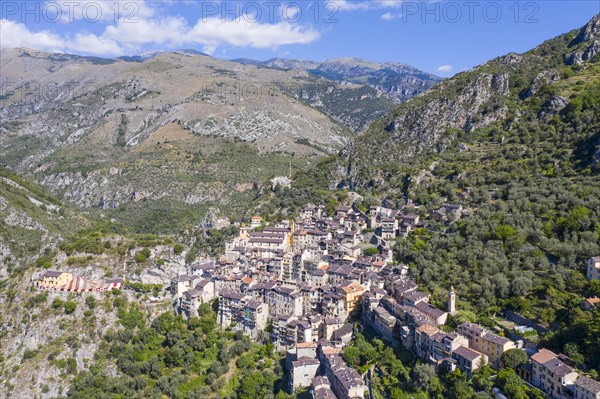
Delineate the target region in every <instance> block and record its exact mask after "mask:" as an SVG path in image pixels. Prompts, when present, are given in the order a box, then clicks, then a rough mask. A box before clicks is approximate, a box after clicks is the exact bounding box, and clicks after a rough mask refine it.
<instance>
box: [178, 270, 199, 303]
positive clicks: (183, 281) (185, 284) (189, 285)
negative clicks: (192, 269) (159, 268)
mask: <svg viewBox="0 0 600 399" xmlns="http://www.w3.org/2000/svg"><path fill="white" fill-rule="evenodd" d="M199 278H200V277H198V276H192V275H188V274H183V275H180V276H177V277H176V278H174V279H173V280H171V292H172V293H173V295H175V298H181V296H182V295H183V294H184V292H186V291H189V290H191V289H193V288H194V284H195V283H196V281H198V279H199Z"/></svg>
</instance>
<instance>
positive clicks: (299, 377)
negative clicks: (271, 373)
mask: <svg viewBox="0 0 600 399" xmlns="http://www.w3.org/2000/svg"><path fill="white" fill-rule="evenodd" d="M320 366H321V363H320V362H319V361H318V360H317V359H315V358H310V357H301V358H298V360H296V361H293V362H292V367H291V369H290V386H291V390H290V391H291V393H294V392H295V391H296V390H297V389H299V388H306V387H309V386H310V385H311V383H312V381H313V379H314V378H315V377H316V375H317V372H318V371H319V367H320Z"/></svg>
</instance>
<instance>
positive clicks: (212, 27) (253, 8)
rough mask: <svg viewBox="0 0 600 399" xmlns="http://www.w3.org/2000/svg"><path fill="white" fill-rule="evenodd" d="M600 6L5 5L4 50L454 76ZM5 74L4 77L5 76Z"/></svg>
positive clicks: (0, 9) (1, 23) (111, 0)
mask: <svg viewBox="0 0 600 399" xmlns="http://www.w3.org/2000/svg"><path fill="white" fill-rule="evenodd" d="M598 13H600V0H542V1H524V0H523V1H519V0H498V1H475V0H472V1H471V0H465V1H451V0H425V1H410V0H316V1H313V0H304V1H302V0H297V1H287V0H285V1H283V0H264V1H263V0H260V1H251V0H250V1H231V0H214V1H213V0H208V1H204V0H197V1H190V0H160V1H156V0H48V1H11V0H3V1H2V2H0V47H1V48H6V47H8V48H10V47H28V48H34V49H39V50H46V51H52V52H66V53H72V54H80V55H92V56H100V57H118V56H124V55H136V54H142V53H146V52H152V51H156V50H177V49H195V50H198V51H202V52H205V53H208V54H210V55H212V56H213V57H216V58H221V59H233V58H252V59H256V60H266V59H270V58H274V57H281V58H298V59H306V60H315V61H324V60H327V59H333V58H339V57H356V58H363V59H367V60H372V61H378V62H388V61H391V62H400V63H405V64H410V65H413V66H415V67H417V68H419V69H422V70H424V71H426V72H430V73H434V74H437V75H440V76H444V77H447V76H452V75H453V74H455V73H458V72H460V71H464V70H468V69H470V68H473V67H474V66H477V65H480V64H482V63H484V62H486V61H488V60H490V59H492V58H494V57H497V56H500V55H503V54H506V53H509V52H524V51H527V50H529V49H531V48H533V47H535V46H536V45H538V44H540V43H542V42H543V41H544V40H547V39H550V38H552V37H555V36H557V35H559V34H561V33H565V32H568V31H570V30H572V29H576V28H579V27H581V26H583V25H585V24H586V23H587V22H588V21H589V19H590V18H592V17H593V16H594V15H595V14H598ZM0 74H1V71H0Z"/></svg>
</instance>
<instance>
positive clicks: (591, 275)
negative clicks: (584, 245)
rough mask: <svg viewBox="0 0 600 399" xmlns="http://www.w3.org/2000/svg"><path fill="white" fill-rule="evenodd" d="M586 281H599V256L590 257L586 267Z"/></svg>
mask: <svg viewBox="0 0 600 399" xmlns="http://www.w3.org/2000/svg"><path fill="white" fill-rule="evenodd" d="M587 278H588V280H600V256H594V257H591V258H590V259H589V260H588V266H587Z"/></svg>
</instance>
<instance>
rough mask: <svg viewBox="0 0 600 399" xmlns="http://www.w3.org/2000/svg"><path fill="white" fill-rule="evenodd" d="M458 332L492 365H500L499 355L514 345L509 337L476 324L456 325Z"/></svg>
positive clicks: (470, 346) (497, 366)
mask: <svg viewBox="0 0 600 399" xmlns="http://www.w3.org/2000/svg"><path fill="white" fill-rule="evenodd" d="M458 333H459V334H461V335H463V336H465V337H466V338H467V339H468V340H469V348H471V349H473V350H476V351H478V352H481V353H483V354H485V355H487V356H488V358H489V363H490V365H491V366H492V367H495V368H499V367H500V356H502V354H503V353H504V352H506V351H507V350H509V349H515V348H516V345H515V343H514V342H513V341H511V340H510V339H507V338H504V337H500V336H498V335H496V334H493V333H491V332H488V331H486V330H485V329H484V328H483V327H481V326H480V325H478V324H473V323H464V324H461V325H460V326H458Z"/></svg>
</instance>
